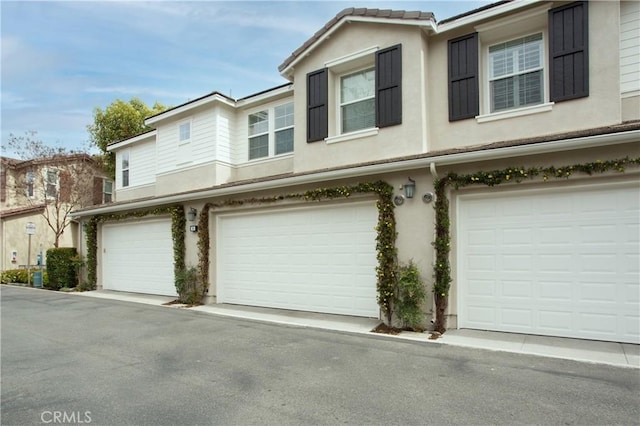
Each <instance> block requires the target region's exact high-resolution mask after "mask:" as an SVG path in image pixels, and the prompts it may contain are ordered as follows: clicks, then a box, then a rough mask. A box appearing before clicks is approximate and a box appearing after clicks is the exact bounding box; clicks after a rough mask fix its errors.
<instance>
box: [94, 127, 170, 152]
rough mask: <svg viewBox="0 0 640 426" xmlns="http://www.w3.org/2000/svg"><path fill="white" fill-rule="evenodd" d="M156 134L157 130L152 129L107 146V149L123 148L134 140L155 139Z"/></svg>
mask: <svg viewBox="0 0 640 426" xmlns="http://www.w3.org/2000/svg"><path fill="white" fill-rule="evenodd" d="M157 134H158V131H157V130H152V131H151V132H147V133H143V134H141V135H138V136H134V137H132V138H129V139H125V140H123V141H120V142H117V143H114V144H112V145H109V146H107V151H113V150H115V149H120V148H124V147H127V146H129V145H132V144H134V143H136V142H141V141H146V140H147V139H151V138H153V139H155V137H156V135H157Z"/></svg>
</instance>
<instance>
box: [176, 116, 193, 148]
mask: <svg viewBox="0 0 640 426" xmlns="http://www.w3.org/2000/svg"><path fill="white" fill-rule="evenodd" d="M178 133H179V135H178V141H179V142H180V143H187V142H189V141H190V140H191V122H190V121H187V122H186V123H182V124H180V125H179V126H178Z"/></svg>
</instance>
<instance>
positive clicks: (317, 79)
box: [307, 68, 329, 142]
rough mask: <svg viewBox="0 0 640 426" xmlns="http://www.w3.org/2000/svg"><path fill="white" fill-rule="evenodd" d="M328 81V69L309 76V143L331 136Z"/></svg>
mask: <svg viewBox="0 0 640 426" xmlns="http://www.w3.org/2000/svg"><path fill="white" fill-rule="evenodd" d="M327 79H328V71H327V69H326V68H324V69H321V70H319V71H314V72H311V73H309V74H307V142H315V141H319V140H323V139H324V138H326V137H327V136H328V135H329V121H328V115H327V114H328V110H327V101H328V96H329V92H328V87H327V81H328V80H327Z"/></svg>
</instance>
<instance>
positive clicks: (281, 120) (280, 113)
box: [274, 102, 293, 130]
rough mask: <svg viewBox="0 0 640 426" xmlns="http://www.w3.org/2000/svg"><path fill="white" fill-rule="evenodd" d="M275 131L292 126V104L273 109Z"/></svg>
mask: <svg viewBox="0 0 640 426" xmlns="http://www.w3.org/2000/svg"><path fill="white" fill-rule="evenodd" d="M274 114H275V119H276V123H275V126H276V130H277V129H281V128H283V127H289V126H293V102H290V103H288V104H285V105H280V106H277V107H275V108H274Z"/></svg>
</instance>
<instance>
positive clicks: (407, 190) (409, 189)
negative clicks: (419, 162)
mask: <svg viewBox="0 0 640 426" xmlns="http://www.w3.org/2000/svg"><path fill="white" fill-rule="evenodd" d="M415 191H416V181H415V180H413V179H411V178H409V181H408V182H407V183H405V184H404V196H405V197H407V198H413V194H414V193H415Z"/></svg>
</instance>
